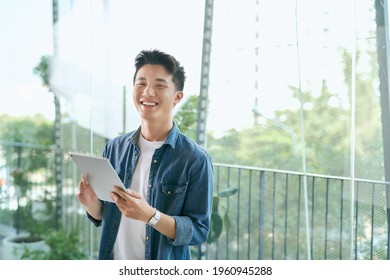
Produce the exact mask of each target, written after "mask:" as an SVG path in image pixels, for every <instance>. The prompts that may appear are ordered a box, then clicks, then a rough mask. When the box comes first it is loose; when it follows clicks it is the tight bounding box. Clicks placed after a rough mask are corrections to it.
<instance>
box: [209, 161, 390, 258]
mask: <svg viewBox="0 0 390 280" xmlns="http://www.w3.org/2000/svg"><path fill="white" fill-rule="evenodd" d="M214 168H215V185H214V187H215V196H216V197H218V198H219V199H218V200H219V203H218V209H215V214H217V215H218V216H220V218H221V220H222V232H221V234H220V236H219V237H218V239H216V240H215V241H213V242H211V243H208V244H207V245H206V246H205V247H204V248H203V249H202V251H203V253H202V254H203V256H202V257H203V258H205V259H271V260H276V259H282V260H285V259H296V260H299V259H308V258H309V254H308V253H307V252H308V249H309V251H310V258H311V259H320V260H328V259H332V260H333V259H335V260H342V259H388V258H389V256H388V253H387V252H388V250H387V246H388V237H389V232H388V225H387V207H386V192H385V187H386V185H387V184H386V182H382V181H371V180H360V179H355V181H354V182H355V184H354V188H353V191H354V197H355V199H354V201H351V200H350V197H351V196H350V192H351V180H350V178H347V177H335V176H325V175H319V174H303V173H300V172H290V171H282V170H272V169H263V168H253V167H245V166H235V165H226V164H215V165H214ZM304 179H305V180H307V197H306V198H305V197H304V192H303V180H304ZM305 200H306V201H305ZM304 203H308V209H309V213H308V214H309V217H308V221H309V224H306V216H305V215H306V212H305V207H304ZM351 207H352V208H351ZM351 209H352V210H353V211H352V213H353V215H351ZM215 214H214V215H215ZM306 227H309V231H307V228H306ZM351 227H352V228H351ZM211 228H213V226H212V227H211ZM307 232H310V234H309V235H310V236H308V235H307ZM308 238H309V242H307V241H308V240H307V239H308ZM308 244H310V245H308ZM308 246H309V248H307V247H308ZM351 246H352V247H353V248H351ZM351 252H352V253H351Z"/></svg>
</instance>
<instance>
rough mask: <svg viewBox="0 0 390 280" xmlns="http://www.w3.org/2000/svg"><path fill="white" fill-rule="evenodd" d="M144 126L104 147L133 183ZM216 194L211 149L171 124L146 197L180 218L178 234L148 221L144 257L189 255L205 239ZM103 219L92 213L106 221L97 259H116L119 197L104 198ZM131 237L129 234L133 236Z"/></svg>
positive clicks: (121, 173) (127, 181) (152, 169)
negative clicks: (165, 231)
mask: <svg viewBox="0 0 390 280" xmlns="http://www.w3.org/2000/svg"><path fill="white" fill-rule="evenodd" d="M140 131H141V129H140V128H139V129H138V130H136V131H133V132H130V133H127V134H124V135H122V136H118V137H116V138H114V139H112V140H110V141H109V142H108V143H107V144H106V147H105V149H104V151H103V156H104V157H106V158H108V159H109V160H110V162H111V164H112V166H113V167H114V169H115V170H116V172H117V173H118V174H119V177H120V178H121V180H122V181H123V183H124V185H125V186H127V187H129V186H131V179H132V176H133V173H134V171H135V167H136V164H137V160H138V158H139V155H140V149H139V148H138V146H137V144H136V143H137V140H138V137H139V135H140ZM212 195H213V167H212V162H211V158H210V156H209V155H208V154H207V152H206V151H205V150H204V149H202V148H201V147H200V146H199V145H197V144H196V143H195V142H194V141H192V140H191V139H190V138H188V137H187V136H185V135H183V134H182V133H180V131H179V129H178V127H177V126H176V124H175V123H174V124H173V128H172V129H171V131H170V133H169V135H168V137H167V139H166V140H165V142H164V144H163V145H162V147H161V148H159V149H157V150H156V151H155V152H154V155H153V157H152V162H151V167H150V174H149V179H148V191H147V198H146V199H147V201H148V203H149V204H150V205H151V206H152V207H154V208H156V209H158V210H159V211H160V212H162V213H165V214H167V215H170V216H172V217H173V218H174V219H175V222H176V238H175V239H174V240H173V239H170V238H168V237H166V236H164V235H162V234H161V233H160V232H158V231H157V230H155V229H154V228H153V227H151V226H149V225H145V226H146V236H145V259H147V260H149V259H152V260H154V259H164V260H169V259H172V260H173V259H176V260H179V259H184V260H185V259H191V253H190V245H200V244H202V243H204V242H205V241H206V239H207V236H208V233H209V225H210V215H211V204H212ZM101 203H102V205H103V218H102V221H98V220H95V219H93V218H92V217H91V216H90V215H88V214H87V215H88V218H89V219H90V220H91V221H92V222H93V223H94V224H95V225H96V226H102V231H101V238H100V245H99V256H98V257H99V259H113V248H114V244H115V240H116V236H117V233H118V229H119V224H120V219H121V217H122V214H121V212H120V211H119V209H118V207H117V206H116V204H115V203H111V202H107V201H101ZM129 238H131V236H130V237H129Z"/></svg>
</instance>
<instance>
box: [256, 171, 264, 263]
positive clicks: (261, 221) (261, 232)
mask: <svg viewBox="0 0 390 280" xmlns="http://www.w3.org/2000/svg"><path fill="white" fill-rule="evenodd" d="M264 194H265V173H264V171H261V172H260V206H259V255H258V256H259V260H263V259H264V250H263V248H264V244H263V243H264V242H263V235H264V202H265V199H264Z"/></svg>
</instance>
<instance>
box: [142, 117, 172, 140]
mask: <svg viewBox="0 0 390 280" xmlns="http://www.w3.org/2000/svg"><path fill="white" fill-rule="evenodd" d="M172 127H173V123H172V120H170V121H169V122H164V123H159V122H150V121H146V120H142V122H141V134H142V136H143V137H144V139H145V140H148V141H151V142H153V141H164V140H165V139H166V138H167V136H168V134H169V131H171V129H172Z"/></svg>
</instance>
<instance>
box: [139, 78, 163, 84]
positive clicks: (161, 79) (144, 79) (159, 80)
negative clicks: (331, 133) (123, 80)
mask: <svg viewBox="0 0 390 280" xmlns="http://www.w3.org/2000/svg"><path fill="white" fill-rule="evenodd" d="M136 81H146V78H144V77H138V78H137V79H136ZM155 81H156V82H162V83H166V84H168V81H167V80H165V79H163V78H156V79H155Z"/></svg>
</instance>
